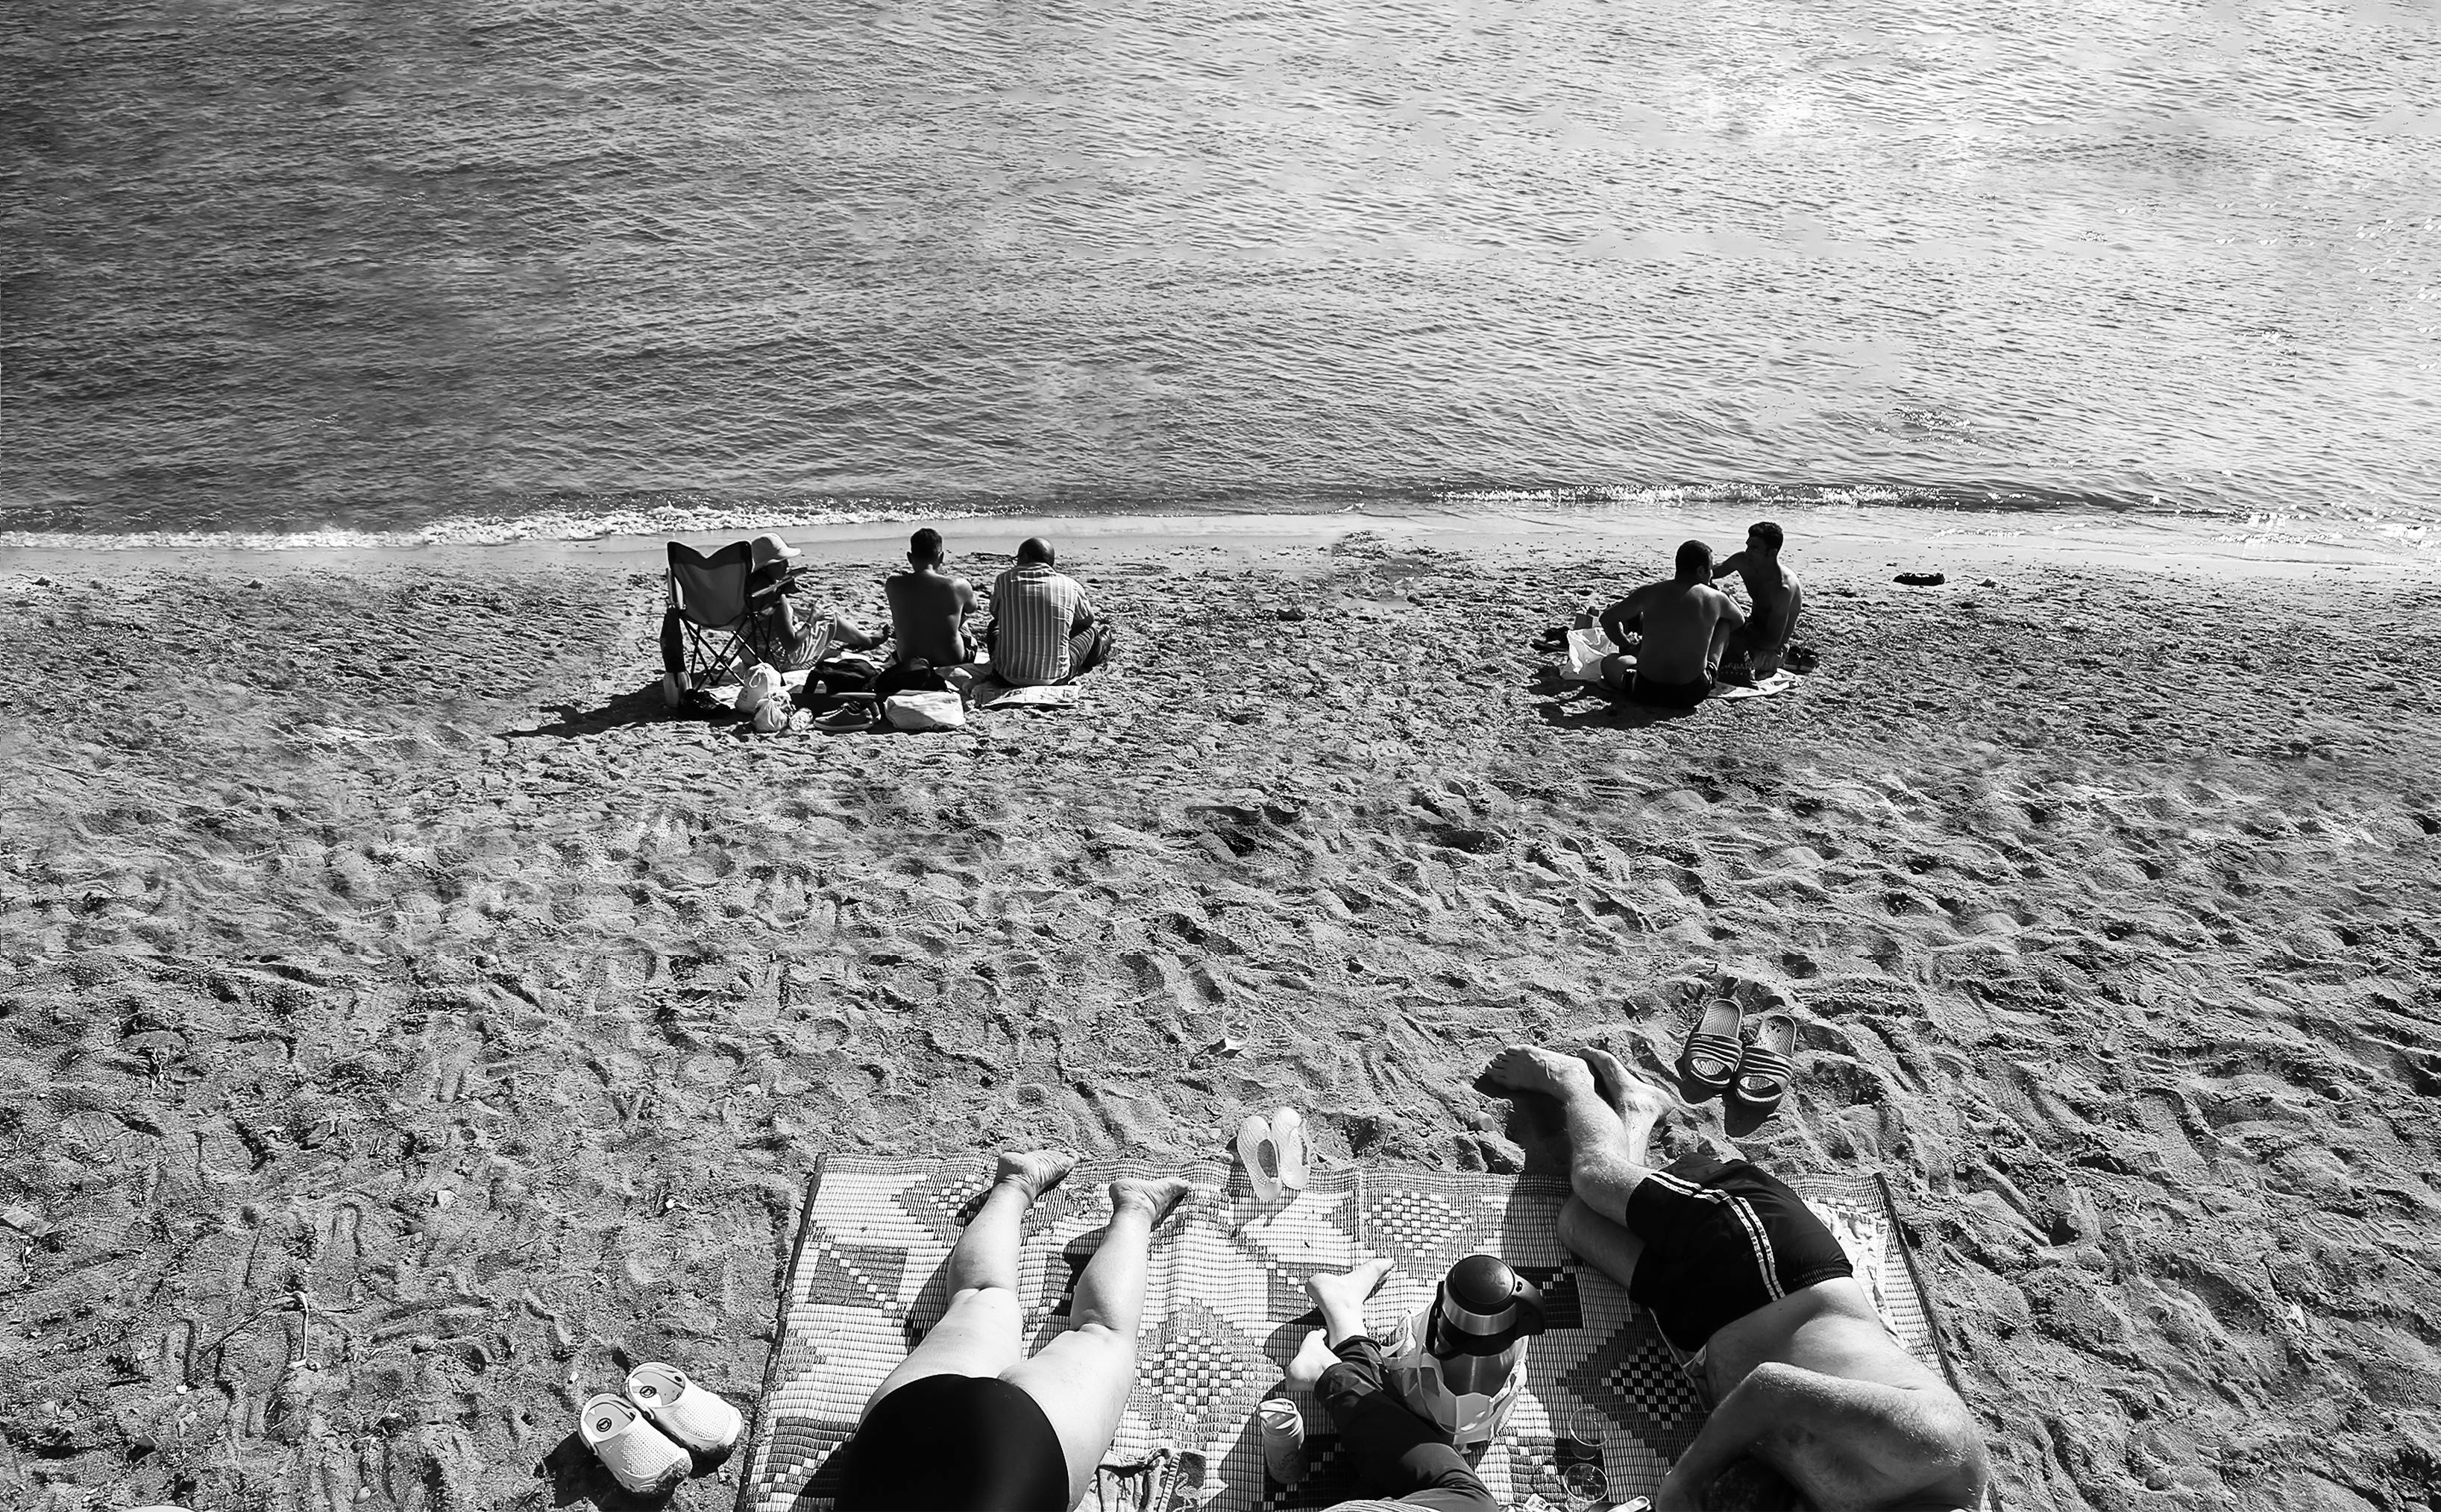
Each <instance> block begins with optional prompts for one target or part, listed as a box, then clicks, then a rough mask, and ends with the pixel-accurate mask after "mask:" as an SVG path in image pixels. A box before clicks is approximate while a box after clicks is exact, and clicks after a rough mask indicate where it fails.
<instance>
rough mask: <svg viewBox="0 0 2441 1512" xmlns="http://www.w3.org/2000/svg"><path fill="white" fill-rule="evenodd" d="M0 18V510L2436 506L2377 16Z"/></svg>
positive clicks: (299, 522) (63, 13) (88, 526)
mask: <svg viewBox="0 0 2441 1512" xmlns="http://www.w3.org/2000/svg"><path fill="white" fill-rule="evenodd" d="M9 12H10V13H9V21H8V23H7V24H6V27H5V31H6V38H5V50H4V51H0V121H5V145H6V150H7V151H6V160H7V161H6V176H5V179H0V212H5V227H4V228H5V232H6V235H5V239H0V241H5V245H0V258H5V260H6V261H5V268H6V278H7V283H6V288H5V293H4V294H0V316H5V327H4V328H0V342H5V350H0V359H5V360H4V361H0V386H5V387H0V427H5V428H4V429H0V448H4V449H0V457H5V461H0V531H94V532H125V531H161V530H204V531H287V530H296V531H303V530H312V529H317V528H327V527H334V526H336V527H345V528H353V529H375V530H415V529H419V528H424V527H427V526H429V525H431V524H432V523H433V522H436V521H447V520H452V519H461V518H466V517H477V516H512V517H514V516H516V515H519V514H531V513H537V512H551V513H554V514H566V515H569V516H570V517H574V518H577V519H580V520H582V519H586V518H594V517H604V518H606V517H612V516H617V515H622V514H629V515H632V514H633V513H634V512H636V511H638V510H640V509H645V508H650V507H655V506H663V507H668V508H671V509H677V510H685V511H693V512H695V513H696V514H697V515H698V516H700V517H709V516H712V515H717V514H719V513H723V512H728V511H752V510H760V511H765V512H768V511H770V510H773V509H778V510H781V511H783V512H787V513H794V514H797V515H803V516H806V517H819V516H821V515H823V514H824V513H850V512H855V511H860V510H872V509H877V508H888V507H893V506H895V507H901V508H904V507H931V508H944V507H946V508H967V509H977V508H980V509H993V508H1001V507H1027V508H1042V507H1056V508H1060V509H1063V510H1086V511H1093V510H1106V509H1107V510H1122V509H1124V510H1178V509H1207V510H1208V509H1223V510H1227V509H1253V508H1290V509H1336V508H1345V507H1347V506H1348V505H1350V504H1355V505H1365V506H1372V505H1379V504H1389V505H1393V506H1395V505H1397V504H1399V503H1401V502H1404V501H1416V500H1433V499H1444V500H1450V501H1454V502H1455V503H1456V504H1457V505H1458V506H1459V507H1464V505H1465V502H1466V501H1467V500H1468V499H1470V498H1475V497H1482V496H1488V495H1496V494H1498V493H1500V492H1502V491H1511V490H1554V491H1558V494H1557V496H1559V497H1560V498H1562V499H1567V498H1575V497H1589V498H1602V497H1613V496H1619V495H1629V496H1633V495H1635V494H1636V492H1637V491H1642V490H1653V489H1672V488H1677V489H1690V490H1693V491H1694V492H1695V493H1697V494H1698V495H1700V494H1701V493H1703V492H1704V491H1706V490H1718V491H1727V492H1730V493H1733V494H1736V495H1739V496H1747V495H1754V494H1761V495H1763V496H1766V497H1783V498H1789V499H1794V500H1800V501H1801V500H1805V499H1818V498H1841V497H1851V496H1868V497H1873V498H1879V499H1884V500H1896V501H1899V502H1906V501H1909V500H1921V501H1927V502H1967V503H1986V502H1989V503H1996V504H2003V505H2026V506H2034V507H2040V506H2043V505H2047V504H2083V505H2088V506H2094V505H2098V506H2102V507H2107V508H2127V509H2176V510H2187V511H2203V512H2212V513H2287V514H2292V515H2302V516H2306V517H2316V518H2331V519H2343V518H2357V519H2367V518H2378V519H2381V520H2397V521H2423V520H2427V519H2441V496H2436V495H2441V489H2436V486H2435V485H2436V482H2441V336H2436V328H2437V327H2441V105H2436V101H2441V22H2436V16H2441V12H2436V11H2435V10H2434V9H2432V7H2431V6H2429V5H2385V4H2356V5H2348V4H2320V3H2310V0H2257V3H2245V4H2240V3H2229V0H2197V3H2144V0H2107V3H2082V4H2080V3H2074V0H2071V3H2068V4H2060V5H2052V6H2047V7H2041V8H2035V7H2029V6H2023V5H2001V4H1993V3H1988V0H1944V3H1940V4H1922V3H1919V4H1912V5H1908V4H1901V5H1879V6H1864V5H1858V4H1855V3H1853V0H1822V3H1810V4H1807V5H1804V6H1796V5H1787V4H1742V5H1735V6H1730V5H1721V4H1703V3H1699V4H1695V5H1684V4H1668V5H1664V4H1659V3H1655V0H1617V3H1601V0H1528V3H1519V0H1483V3H1474V0H1442V3H1404V0H1360V3H1347V4H1323V5H1307V6H1300V7H1295V8H1285V7H1264V8H1256V7H1252V6H1244V5H1239V4H1233V3H1231V0H1160V3H1157V4H1156V3H1152V0H1110V3H1106V4H1102V5H1097V6H1094V7H1090V8H1089V7H1082V6H1076V5H1067V4H1049V5H1043V4H1019V3H992V0H972V3H957V4H941V5H888V4H878V5H877V4H849V3H824V0H815V3H812V4H805V3H803V0H796V3H790V4H767V3H759V0H690V3H688V4H685V5H678V6H661V5H642V4H614V3H608V0H569V3H534V4H488V3H484V0H471V3H464V4H455V5H451V6H447V7H425V6H414V5H407V6H388V5H373V4H369V3H368V4H359V5H335V4H327V3H310V0H309V3H297V4H262V3H252V0H236V3H211V0H190V3H181V4H174V5H137V4H129V3H126V0H15V3H14V4H13V5H12V6H11V7H10V8H9Z"/></svg>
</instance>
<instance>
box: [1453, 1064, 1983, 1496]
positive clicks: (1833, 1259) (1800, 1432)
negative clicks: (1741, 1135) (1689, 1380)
mask: <svg viewBox="0 0 2441 1512" xmlns="http://www.w3.org/2000/svg"><path fill="white" fill-rule="evenodd" d="M1492 1081H1493V1082H1495V1083H1497V1084H1498V1085H1500V1086H1502V1087H1505V1088H1509V1089H1511V1090H1514V1091H1520V1092H1540V1093H1543V1094H1544V1095H1546V1096H1548V1097H1552V1098H1555V1099H1557V1100H1558V1101H1559V1104H1560V1107H1561V1109H1562V1111H1563V1112H1564V1115H1565V1117H1566V1121H1567V1137H1568V1180H1569V1185H1570V1186H1571V1187H1572V1188H1573V1189H1574V1195H1573V1196H1572V1197H1570V1198H1569V1199H1568V1203H1567V1206H1565V1207H1564V1208H1563V1209H1561V1210H1560V1240H1561V1242H1562V1243H1563V1244H1565V1245H1566V1246H1567V1247H1568V1249H1569V1250H1570V1251H1574V1252H1575V1253H1576V1254H1577V1255H1578V1256H1579V1257H1580V1258H1582V1259H1583V1260H1584V1261H1586V1262H1587V1263H1588V1264H1590V1265H1592V1266H1593V1267H1594V1268H1595V1269H1598V1270H1600V1271H1601V1272H1602V1273H1603V1274H1605V1275H1607V1276H1609V1277H1610V1278H1611V1279H1612V1280H1614V1281H1617V1282H1618V1283H1619V1284H1620V1285H1621V1286H1623V1287H1626V1288H1627V1294H1628V1296H1629V1297H1630V1298H1631V1299H1633V1300H1634V1301H1636V1302H1637V1303H1639V1304H1641V1305H1643V1306H1644V1307H1646V1308H1647V1309H1648V1310H1650V1311H1651V1312H1652V1314H1653V1320H1654V1323H1658V1324H1659V1325H1660V1327H1661V1332H1662V1335H1663V1336H1664V1337H1665V1338H1667V1339H1668V1340H1669V1341H1670V1342H1671V1343H1673V1344H1674V1345H1676V1346H1677V1347H1678V1349H1679V1350H1680V1351H1681V1352H1682V1353H1683V1352H1685V1351H1688V1350H1692V1351H1694V1352H1695V1358H1694V1359H1693V1361H1692V1362H1691V1365H1690V1369H1691V1370H1693V1371H1696V1372H1699V1373H1700V1376H1701V1379H1702V1381H1703V1383H1704V1385H1705V1387H1706V1389H1707V1390H1708V1391H1709V1394H1710V1395H1711V1397H1712V1400H1713V1402H1714V1404H1715V1405H1714V1406H1713V1408H1712V1414H1711V1416H1710V1417H1709V1419H1708V1420H1707V1421H1706V1422H1705V1424H1704V1427H1703V1429H1702V1431H1700V1432H1698V1433H1697V1434H1696V1435H1695V1442H1694V1443H1693V1444H1691V1445H1690V1446H1688V1449H1687V1451H1686V1452H1685V1453H1684V1454H1681V1455H1680V1456H1679V1457H1678V1463H1677V1464H1676V1465H1674V1466H1673V1467H1671V1470H1670V1474H1669V1476H1668V1478H1667V1479H1665V1480H1664V1481H1663V1482H1662V1485H1661V1495H1660V1498H1659V1501H1658V1503H1657V1504H1658V1512H1681V1509H1683V1508H1704V1507H1747V1506H1753V1505H1757V1504H1759V1503H1758V1501H1757V1500H1756V1498H1755V1493H1754V1492H1753V1491H1752V1490H1751V1486H1752V1485H1754V1481H1755V1478H1756V1477H1757V1476H1759V1475H1761V1474H1762V1473H1763V1471H1761V1470H1758V1468H1757V1467H1756V1466H1755V1465H1754V1464H1753V1463H1752V1462H1755V1461H1760V1462H1762V1465H1763V1467H1767V1469H1768V1470H1769V1471H1773V1472H1777V1474H1778V1475H1779V1476H1780V1477H1783V1478H1785V1480H1786V1481H1787V1483H1788V1484H1789V1485H1791V1486H1793V1487H1794V1488H1795V1489H1796V1491H1797V1492H1798V1493H1799V1495H1801V1496H1803V1497H1804V1498H1805V1499H1806V1500H1807V1501H1808V1502H1810V1503H1812V1504H1813V1505H1815V1506H1817V1507H1826V1508H1827V1507H1839V1508H1847V1507H1942V1508H1947V1507H1971V1506H1975V1505H1976V1504H1978V1503H1980V1501H1981V1500H1982V1497H1983V1490H1984V1486H1985V1484H1986V1482H1987V1481H1988V1480H1989V1479H1990V1475H1991V1467H1990V1463H1989V1461H1988V1460H1987V1458H1986V1456H1985V1452H1984V1448H1983V1438H1982V1434H1981V1433H1980V1431H1978V1430H1977V1428H1976V1425H1975V1415H1974V1413H1971V1412H1969V1411H1968V1410H1967V1407H1966V1404H1965V1403H1964V1402H1962V1401H1961V1400H1960V1399H1959V1397H1958V1394H1957V1393H1956V1392H1953V1391H1951V1390H1950V1389H1949V1386H1948V1384H1947V1383H1946V1382H1944V1380H1943V1379H1942V1378H1941V1377H1940V1376H1938V1375H1936V1374H1935V1373H1934V1372H1932V1371H1929V1370H1926V1368H1925V1367H1924V1366H1923V1365H1921V1364H1919V1363H1917V1362H1916V1359H1915V1358H1914V1357H1913V1356H1911V1355H1909V1354H1908V1352H1907V1351H1906V1349H1904V1348H1902V1347H1901V1346H1900V1344H1899V1341H1897V1339H1895V1338H1893V1337H1892V1336H1891V1334H1890V1330H1889V1329H1888V1328H1887V1327H1885V1326H1884V1325H1883V1323H1882V1319H1881V1314H1880V1313H1878V1312H1877V1311H1875V1310H1874V1307H1873V1304H1872V1302H1871V1300H1870V1299H1869V1298H1867V1297H1866V1295H1865V1292H1864V1288H1863V1287H1859V1286H1858V1285H1857V1284H1856V1281H1855V1278H1854V1276H1853V1274H1852V1273H1851V1270H1850V1268H1849V1263H1848V1256H1847V1252H1846V1251H1844V1250H1842V1249H1841V1248H1840V1247H1839V1241H1838V1240H1837V1239H1836V1238H1835V1237H1834V1236H1833V1235H1832V1233H1831V1231H1830V1229H1829V1228H1828V1227H1826V1226H1825V1225H1824V1223H1823V1222H1822V1220H1821V1219H1820V1218H1819V1217H1818V1216H1817V1215H1815V1213H1814V1211H1813V1210H1812V1209H1811V1208H1808V1207H1807V1206H1806V1205H1805V1200H1804V1198H1802V1197H1799V1196H1798V1195H1797V1194H1796V1193H1795V1192H1792V1191H1790V1190H1789V1189H1788V1188H1787V1187H1786V1186H1784V1185H1782V1184H1781V1182H1780V1181H1778V1180H1777V1179H1774V1178H1772V1177H1770V1176H1767V1175H1765V1174H1763V1172H1762V1171H1760V1170H1757V1169H1756V1168H1755V1167H1754V1166H1753V1165H1751V1164H1749V1163H1747V1162H1745V1161H1715V1160H1712V1159H1711V1158H1710V1157H1709V1156H1695V1157H1691V1158H1689V1159H1685V1160H1680V1161H1673V1163H1672V1164H1670V1165H1669V1166H1667V1167H1665V1168H1662V1169H1657V1170H1656V1169H1655V1168H1654V1166H1653V1165H1652V1163H1651V1159H1652V1158H1651V1155H1650V1153H1649V1142H1650V1140H1651V1138H1652V1134H1653V1128H1654V1125H1655V1124H1657V1123H1659V1122H1660V1119H1661V1115H1662V1114H1663V1112H1665V1111H1666V1110H1667V1109H1668V1107H1669V1106H1670V1105H1669V1099H1668V1097H1667V1095H1666V1094H1665V1093H1663V1092H1662V1091H1660V1090H1659V1089H1656V1088H1654V1087H1653V1086H1651V1085H1650V1084H1648V1083H1646V1082H1644V1081H1642V1080H1639V1079H1638V1078H1637V1077H1636V1075H1634V1074H1633V1073H1632V1072H1630V1071H1628V1069H1627V1068H1626V1067H1625V1066H1623V1065H1621V1064H1620V1063H1619V1061H1618V1058H1617V1057H1616V1056H1613V1055H1611V1054H1610V1053H1608V1052H1605V1051H1600V1050H1595V1049H1591V1048H1587V1049H1584V1050H1582V1051H1579V1052H1578V1053H1575V1054H1573V1055H1570V1054H1563V1053H1558V1052H1556V1051H1549V1050H1539V1049H1535V1048H1532V1047H1529V1046H1522V1045H1520V1046H1512V1047H1510V1049H1508V1050H1505V1051H1502V1052H1501V1053H1500V1054H1499V1056H1498V1057H1497V1058H1495V1059H1494V1060H1493V1061H1492ZM1733 1467H1734V1468H1733ZM1725 1472H1728V1473H1730V1474H1731V1475H1732V1476H1733V1477H1734V1478H1735V1479H1737V1480H1739V1481H1742V1482H1743V1484H1744V1485H1745V1486H1746V1487H1748V1488H1747V1489H1741V1490H1735V1491H1732V1490H1729V1489H1727V1488H1724V1487H1720V1486H1718V1485H1716V1483H1717V1482H1718V1481H1719V1480H1720V1478H1721V1477H1722V1476H1723V1474H1724V1473H1725Z"/></svg>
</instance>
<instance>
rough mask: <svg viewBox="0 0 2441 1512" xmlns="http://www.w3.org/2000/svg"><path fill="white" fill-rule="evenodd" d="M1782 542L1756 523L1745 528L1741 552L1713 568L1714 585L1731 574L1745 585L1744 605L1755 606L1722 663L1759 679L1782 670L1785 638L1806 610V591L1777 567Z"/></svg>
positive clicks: (1776, 530)
mask: <svg viewBox="0 0 2441 1512" xmlns="http://www.w3.org/2000/svg"><path fill="white" fill-rule="evenodd" d="M1786 539H1787V534H1786V532H1784V531H1781V528H1780V527H1779V526H1777V525H1775V524H1773V523H1772V522H1771V521H1769V520H1757V521H1756V522H1755V523H1754V524H1752V525H1749V526H1747V527H1746V545H1745V550H1743V551H1736V552H1732V553H1731V554H1730V555H1729V557H1728V559H1727V561H1725V562H1721V563H1719V564H1717V565H1716V566H1714V567H1713V568H1712V581H1713V582H1715V583H1718V582H1720V581H1721V580H1722V579H1723V578H1725V577H1727V576H1728V575H1729V574H1730V573H1732V572H1734V573H1736V574H1737V575H1738V576H1739V577H1740V578H1741V579H1742V580H1744V582H1745V585H1746V602H1748V603H1752V604H1753V605H1754V613H1753V614H1752V615H1750V616H1748V617H1747V619H1746V622H1745V624H1744V625H1742V626H1740V627H1739V628H1738V630H1737V632H1736V633H1735V634H1734V635H1731V636H1730V637H1729V642H1728V645H1727V649H1726V651H1725V652H1724V657H1723V659H1725V660H1727V661H1728V662H1730V663H1731V664H1733V665H1734V664H1737V663H1744V664H1745V669H1746V671H1747V673H1748V674H1749V675H1753V676H1757V677H1767V676H1769V675H1771V674H1773V673H1775V672H1778V671H1779V670H1780V658H1781V657H1782V656H1783V655H1785V654H1786V653H1787V651H1788V638H1789V637H1790V636H1791V635H1793V634H1795V633H1796V630H1797V617H1798V616H1799V614H1801V613H1803V612H1804V609H1805V593H1804V590H1803V589H1801V588H1799V586H1798V585H1797V578H1796V577H1795V575H1794V574H1792V573H1791V572H1790V571H1789V570H1788V568H1786V567H1782V566H1781V561H1780V549H1781V543H1783V542H1784V541H1785V540H1786Z"/></svg>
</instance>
